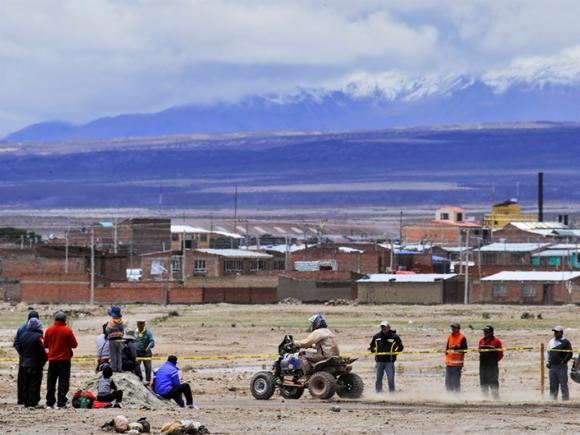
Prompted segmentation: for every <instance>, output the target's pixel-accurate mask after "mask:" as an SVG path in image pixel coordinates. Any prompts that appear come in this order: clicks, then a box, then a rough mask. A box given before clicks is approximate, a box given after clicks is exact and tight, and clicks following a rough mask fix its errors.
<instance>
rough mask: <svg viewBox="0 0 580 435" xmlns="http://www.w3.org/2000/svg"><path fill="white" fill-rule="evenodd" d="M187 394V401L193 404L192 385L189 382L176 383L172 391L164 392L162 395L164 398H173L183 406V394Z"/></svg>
mask: <svg viewBox="0 0 580 435" xmlns="http://www.w3.org/2000/svg"><path fill="white" fill-rule="evenodd" d="M182 395H183V396H185V401H186V402H187V404H188V405H192V404H193V397H192V395H191V387H190V386H189V384H179V385H176V386H175V387H173V388H172V389H171V391H170V392H169V393H167V394H164V395H163V396H162V397H163V398H164V399H173V400H175V402H176V403H177V404H178V405H179V406H181V407H182V408H183V406H184V404H183V398H182V397H181V396H182Z"/></svg>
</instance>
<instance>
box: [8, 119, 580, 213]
mask: <svg viewBox="0 0 580 435" xmlns="http://www.w3.org/2000/svg"><path fill="white" fill-rule="evenodd" d="M4 145H5V148H4V149H3V152H1V153H0V165H1V167H2V171H0V204H2V205H3V206H4V207H10V208H14V207H131V206H139V207H156V206H157V205H158V204H159V197H160V193H162V195H163V203H164V204H165V205H166V206H168V207H203V208H212V209H216V208H230V207H231V206H232V204H233V191H234V185H237V186H238V192H239V205H240V207H254V208H270V207H294V206H307V207H310V206H312V207H351V206H375V205H380V206H395V205H396V206H398V205H409V204H423V205H425V204H432V205H434V206H435V205H439V204H445V203H455V204H470V203H489V204H491V203H493V202H498V201H501V200H504V199H506V198H511V197H518V198H519V199H520V200H521V201H524V202H525V201H535V197H536V172H537V171H540V170H542V171H544V172H545V173H546V176H545V179H546V187H545V192H546V202H547V204H550V203H560V204H574V203H576V204H578V203H580V171H578V168H580V124H573V123H570V124H561V123H528V124H498V125H483V124H479V125H474V126H463V127H430V128H412V129H387V130H373V131H360V132H350V133H303V134H296V133H292V134H282V133H271V134H268V133H266V134H243V133H238V134H232V135H211V136H208V137H200V136H180V137H173V136H167V137H157V138H141V139H139V138H136V139H131V140H102V141H96V142H83V141H70V142H59V143H46V142H42V143H37V144H33V143H31V144H12V145H13V146H12V147H11V146H10V145H11V144H10V143H6V144H4Z"/></svg>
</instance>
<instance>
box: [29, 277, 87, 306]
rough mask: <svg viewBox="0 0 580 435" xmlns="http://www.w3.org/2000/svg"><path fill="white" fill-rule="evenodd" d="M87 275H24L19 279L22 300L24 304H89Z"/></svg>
mask: <svg viewBox="0 0 580 435" xmlns="http://www.w3.org/2000/svg"><path fill="white" fill-rule="evenodd" d="M89 286H90V284H89V276H88V275H87V274H77V275H73V274H67V275H62V274H53V275H25V276H23V277H22V278H21V281H20V288H21V295H22V300H23V301H26V302H46V303H52V302H70V303H87V302H89V290H90V289H89Z"/></svg>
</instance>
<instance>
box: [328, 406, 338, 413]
mask: <svg viewBox="0 0 580 435" xmlns="http://www.w3.org/2000/svg"><path fill="white" fill-rule="evenodd" d="M330 410H331V411H332V412H340V406H337V405H334V406H333V407H332V408H330Z"/></svg>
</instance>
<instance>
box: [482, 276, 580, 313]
mask: <svg viewBox="0 0 580 435" xmlns="http://www.w3.org/2000/svg"><path fill="white" fill-rule="evenodd" d="M472 301H473V303H501V304H505V303H521V304H544V305H551V304H576V303H580V272H565V271H557V272H556V271H524V272H522V271H506V272H500V273H497V274H494V275H491V276H487V277H485V278H482V279H481V287H480V288H479V289H476V288H474V289H473V292H472Z"/></svg>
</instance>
